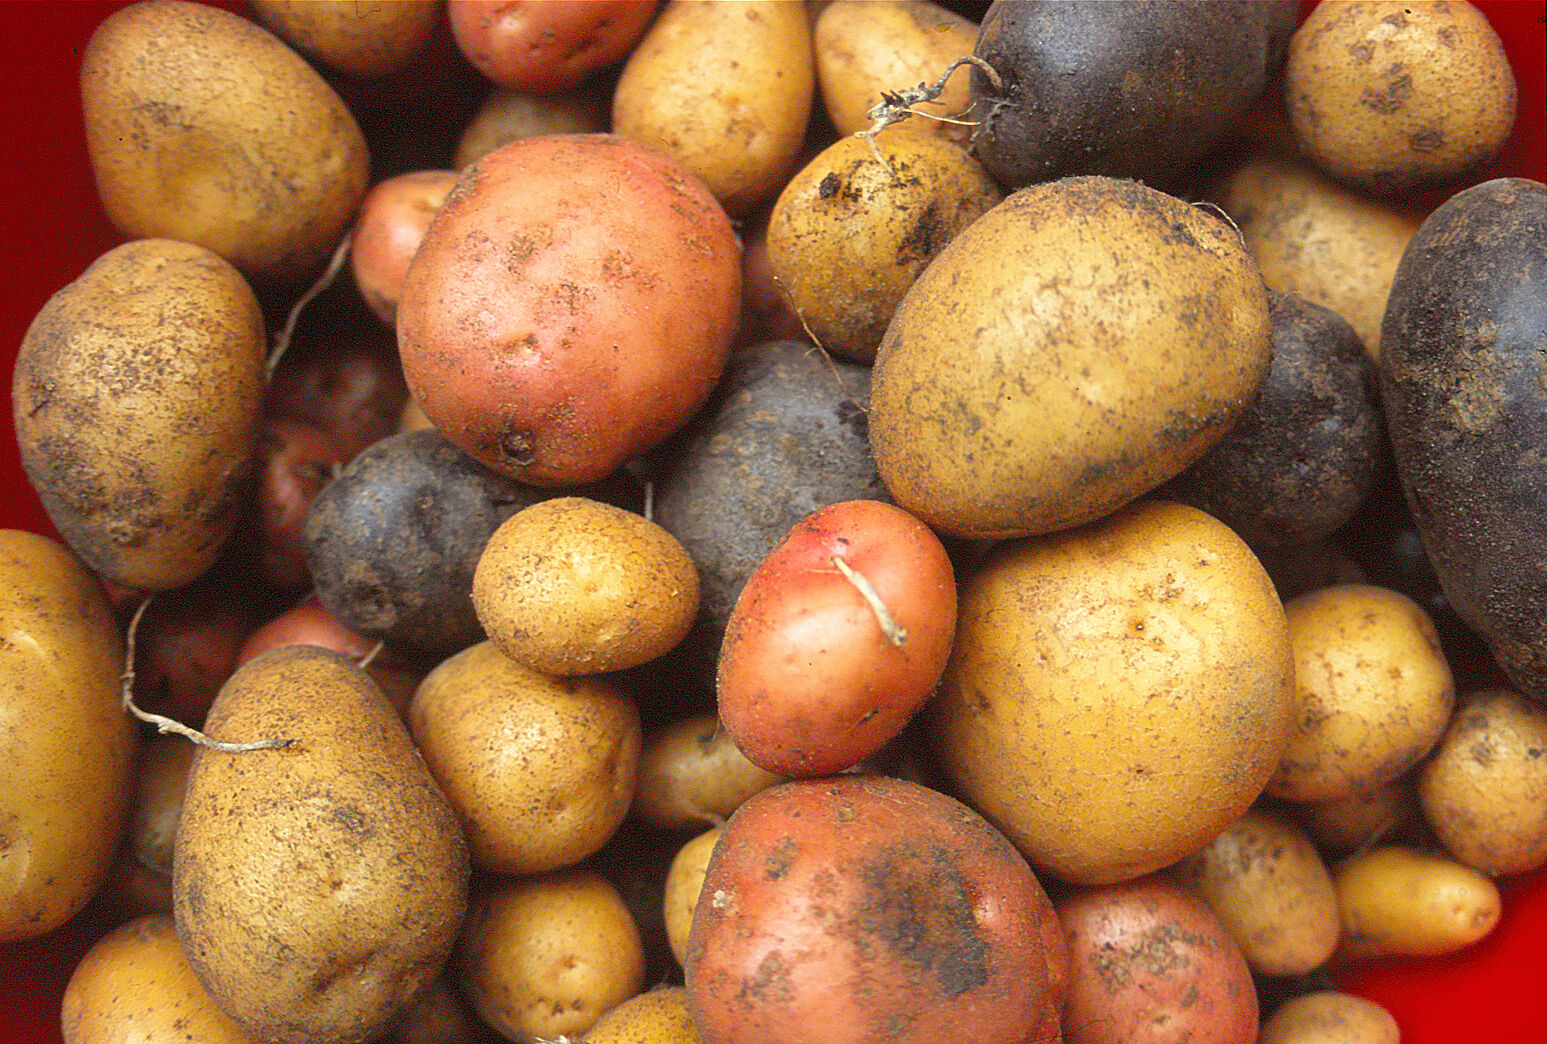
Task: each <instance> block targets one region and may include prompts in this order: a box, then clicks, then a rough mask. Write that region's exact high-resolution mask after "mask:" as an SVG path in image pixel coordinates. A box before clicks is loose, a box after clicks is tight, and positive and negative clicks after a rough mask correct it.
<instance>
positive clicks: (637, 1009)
mask: <svg viewBox="0 0 1547 1044" xmlns="http://www.w3.org/2000/svg"><path fill="white" fill-rule="evenodd" d="M687 993H688V991H687V990H686V989H684V988H683V987H681V986H662V987H660V988H658V989H653V990H646V991H645V992H644V993H641V994H637V995H635V996H634V997H631V998H629V999H628V1000H626V1001H624V1002H623V1003H622V1004H620V1005H618V1006H617V1007H616V1008H613V1009H612V1010H611V1011H609V1012H607V1013H606V1014H605V1015H603V1016H602V1017H601V1018H600V1019H598V1020H596V1025H594V1026H592V1027H591V1028H590V1030H588V1031H587V1032H586V1035H585V1044H702V1042H703V1039H704V1038H703V1037H700V1036H699V1035H698V1027H697V1026H695V1025H693V1016H692V1014H691V1013H690V1012H689V1011H688V1001H687Z"/></svg>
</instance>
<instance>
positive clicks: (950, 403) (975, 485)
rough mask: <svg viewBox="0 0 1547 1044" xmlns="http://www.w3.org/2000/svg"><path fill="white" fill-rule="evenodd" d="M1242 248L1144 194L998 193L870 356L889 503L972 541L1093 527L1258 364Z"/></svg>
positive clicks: (1197, 434) (1263, 333) (1259, 346)
mask: <svg viewBox="0 0 1547 1044" xmlns="http://www.w3.org/2000/svg"><path fill="white" fill-rule="evenodd" d="M1271 352H1272V325H1271V323H1270V322H1269V319H1268V301H1267V291H1266V289H1265V288H1264V286H1263V283H1262V277H1261V275H1259V274H1258V271H1257V266H1256V264H1255V263H1254V262H1253V261H1252V259H1251V257H1250V256H1249V255H1248V254H1247V253H1246V250H1245V248H1244V247H1242V245H1241V242H1240V240H1239V238H1237V236H1236V235H1235V233H1234V232H1233V231H1232V230H1231V229H1230V228H1229V227H1228V226H1227V225H1225V224H1224V223H1223V222H1221V221H1219V220H1218V219H1217V218H1214V217H1211V216H1210V215H1209V214H1207V213H1206V212H1205V211H1202V210H1199V209H1197V208H1195V207H1190V206H1188V205H1187V204H1186V203H1183V202H1182V201H1181V200H1179V199H1176V198H1174V197H1171V196H1168V195H1165V194H1164V193H1161V192H1158V191H1156V190H1154V189H1151V188H1148V187H1146V186H1144V185H1142V184H1140V183H1138V182H1133V181H1121V180H1118V179H1114V178H1103V177H1071V178H1065V179H1063V180H1061V181H1055V182H1050V183H1047V184H1042V185H1035V186H1032V187H1030V188H1026V189H1022V190H1020V191H1019V192H1015V193H1012V194H1011V195H1010V196H1008V197H1006V198H1005V200H1004V202H1002V203H1000V204H999V205H998V206H996V207H994V208H993V209H992V210H990V211H988V213H986V214H984V215H983V216H982V217H980V218H978V220H976V221H974V222H973V223H972V224H971V225H969V226H968V227H967V228H966V229H965V230H963V231H962V232H961V233H960V234H959V235H957V236H956V238H954V239H952V240H951V242H950V243H948V244H946V246H945V247H944V249H942V250H941V251H940V253H939V255H937V256H936V258H935V260H934V261H933V262H932V263H931V264H930V265H929V267H928V268H926V269H925V270H924V271H923V273H922V274H920V276H919V278H918V279H917V280H916V281H915V282H914V283H913V285H912V286H911V287H910V288H909V290H908V292H907V294H906V295H905V296H904V297H903V299H902V302H901V304H899V305H898V307H897V311H896V312H895V314H894V315H893V317H892V322H891V325H890V326H888V327H887V332H886V336H885V337H884V338H883V339H882V341H881V346H880V348H879V349H878V350H877V353H876V363H875V371H874V377H873V381H872V386H871V409H870V439H871V444H872V446H873V448H874V452H875V460H876V467H877V468H878V469H879V470H880V472H881V477H882V478H883V479H885V481H886V485H887V488H888V489H890V490H891V492H892V495H893V497H894V498H895V499H896V501H897V503H898V504H899V505H900V506H902V507H904V508H906V509H908V510H909V511H911V512H913V513H914V514H916V515H918V516H919V517H920V518H921V519H923V520H924V521H925V522H927V523H929V524H930V525H932V526H934V527H936V528H938V529H941V530H944V531H945V532H948V533H953V534H955V535H958V536H964V537H971V538H978V539H998V538H1004V537H1015V536H1029V535H1033V534H1038V533H1048V532H1052V531H1054V530H1057V529H1064V528H1068V527H1070V526H1074V525H1078V524H1080V523H1082V522H1089V521H1093V520H1094V519H1097V518H1100V517H1102V516H1103V515H1107V514H1109V513H1111V512H1112V511H1114V510H1115V509H1117V508H1118V507H1121V506H1122V505H1123V504H1126V503H1128V502H1129V501H1131V500H1133V499H1135V498H1136V497H1138V496H1140V495H1142V494H1144V493H1146V492H1148V491H1149V490H1152V489H1154V488H1155V487H1156V486H1158V485H1160V484H1161V483H1162V482H1164V481H1166V480H1167V479H1170V478H1172V477H1173V476H1175V475H1176V474H1177V473H1179V472H1180V471H1181V470H1182V469H1183V468H1185V467H1187V465H1189V464H1191V463H1192V462H1193V461H1194V460H1196V459H1198V457H1200V456H1201V455H1202V454H1203V453H1204V452H1205V451H1206V450H1208V449H1209V448H1210V447H1211V446H1213V445H1214V444H1215V443H1216V442H1218V441H1219V439H1220V438H1221V437H1222V436H1223V435H1224V434H1225V432H1226V431H1227V430H1228V429H1229V427H1230V426H1231V425H1232V424H1233V423H1234V422H1235V420H1236V418H1237V417H1239V416H1240V414H1241V412H1242V411H1243V410H1245V409H1246V407H1247V405H1248V404H1249V403H1250V402H1251V399H1252V396H1253V395H1254V394H1255V393H1256V391H1257V387H1258V385H1259V384H1260V383H1261V381H1262V379H1263V377H1264V375H1265V374H1266V373H1267V372H1268V364H1269V360H1270V356H1271Z"/></svg>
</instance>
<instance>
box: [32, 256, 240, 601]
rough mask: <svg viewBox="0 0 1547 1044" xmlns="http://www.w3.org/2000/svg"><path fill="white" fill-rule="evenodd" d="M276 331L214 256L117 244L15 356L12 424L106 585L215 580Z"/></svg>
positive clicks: (67, 534) (53, 507)
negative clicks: (269, 337)
mask: <svg viewBox="0 0 1547 1044" xmlns="http://www.w3.org/2000/svg"><path fill="white" fill-rule="evenodd" d="M265 350H266V346H265V343H264V323H263V314H262V312H261V311H260V310H259V308H258V302H257V299H256V298H255V297H254V296H253V292H252V289H251V288H250V287H249V286H248V284H247V281H246V280H245V279H243V278H242V276H241V274H240V273H239V272H237V270H236V269H234V268H232V267H231V266H230V265H229V264H227V263H226V262H224V261H222V260H221V259H220V258H219V257H217V256H215V255H214V254H212V253H210V252H209V251H208V250H205V249H203V248H202V247H198V246H193V245H191V244H188V243H180V242H175V241H173V240H169V239H141V240H135V241H133V242H129V243H125V244H123V245H121V246H118V247H114V248H113V249H111V250H109V251H108V252H107V253H105V254H103V255H102V256H101V257H99V258H97V260H96V261H94V262H93V263H92V264H91V266H90V267H89V268H87V269H86V271H85V272H83V273H82V274H81V275H80V276H79V277H78V278H77V279H76V280H75V281H74V282H72V283H70V284H69V285H68V286H66V287H64V288H63V289H61V290H60V291H58V292H57V293H56V294H54V295H53V296H52V297H51V298H49V300H48V303H47V304H45V305H44V306H43V309H42V310H41V311H40V312H39V313H38V315H37V317H36V318H34V319H33V321H32V324H31V326H29V327H28V329H27V336H26V338H25V339H24V340H23V341H22V344H21V347H20V348H18V349H17V356H16V369H15V372H14V374H13V376H12V384H11V409H12V418H13V420H14V423H15V427H16V438H17V442H18V444H19V445H20V447H21V459H22V464H23V466H24V467H25V468H26V470H27V477H28V479H29V480H30V481H31V483H32V486H33V488H34V489H36V490H37V493H38V497H39V499H41V500H42V502H43V506H44V508H45V509H47V511H48V515H49V518H50V520H52V522H53V523H54V526H55V528H56V529H57V530H58V531H59V533H60V535H61V536H62V537H63V538H64V540H65V542H66V543H67V544H69V546H70V548H71V549H72V550H73V551H75V552H76V553H77V554H79V555H80V556H81V557H82V558H83V559H85V560H86V564H87V565H89V566H90V567H91V568H92V569H93V570H95V571H96V572H98V573H100V574H101V575H102V576H103V577H105V578H106V579H108V580H111V581H112V582H114V583H117V584H121V585H123V586H125V587H132V588H136V589H139V590H146V591H164V590H168V589H170V588H174V587H182V586H184V585H185V584H188V583H190V582H192V581H193V580H194V579H195V578H196V577H198V576H199V575H200V574H202V573H203V572H205V570H207V569H208V568H209V567H210V566H211V565H212V564H214V561H215V559H216V557H217V556H218V555H219V554H220V551H221V548H222V546H223V545H224V543H225V542H226V540H227V538H228V537H229V536H230V534H231V532H232V530H233V529H234V527H235V525H236V521H237V515H238V512H239V510H240V507H239V505H240V499H239V498H240V496H241V494H242V492H243V489H244V486H243V483H244V482H245V481H246V479H247V477H248V473H249V471H250V469H251V467H252V463H253V457H254V453H255V451H256V448H257V444H258V429H259V424H260V421H261V411H262V401H263V381H264V353H265Z"/></svg>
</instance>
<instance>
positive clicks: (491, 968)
mask: <svg viewBox="0 0 1547 1044" xmlns="http://www.w3.org/2000/svg"><path fill="white" fill-rule="evenodd" d="M457 946H458V961H457V967H458V969H459V975H460V982H461V985H462V988H463V990H464V992H465V993H466V995H467V997H468V999H469V1000H471V1001H472V1004H473V1007H474V1008H475V1009H476V1010H477V1012H478V1014H479V1015H480V1016H481V1017H482V1018H483V1020H484V1021H485V1022H487V1023H488V1024H489V1025H490V1026H492V1027H494V1029H496V1030H498V1031H499V1032H500V1034H502V1035H503V1036H504V1037H506V1038H508V1039H509V1040H513V1041H517V1042H519V1044H533V1042H535V1041H537V1040H538V1039H539V1038H540V1039H543V1040H551V1039H553V1038H555V1037H559V1036H568V1035H570V1034H577V1035H578V1034H583V1033H585V1032H586V1031H587V1030H589V1029H590V1028H591V1026H593V1025H594V1024H595V1023H596V1020H597V1019H598V1018H600V1017H601V1015H602V1014H603V1013H604V1012H606V1011H609V1010H611V1009H612V1008H614V1007H616V1006H617V1005H619V1004H621V1003H623V1002H624V1001H625V1000H627V999H628V998H630V997H632V996H634V995H635V994H636V993H638V992H639V990H640V987H641V986H643V984H644V968H645V965H644V955H643V953H642V951H641V948H640V942H639V929H638V928H637V927H636V926H635V924H634V921H633V919H632V917H630V915H629V911H628V907H627V906H625V905H624V904H623V899H622V897H620V896H619V895H618V890H617V888H615V887H614V886H613V885H612V884H611V882H609V881H608V880H607V879H606V878H605V877H602V876H601V875H600V874H596V873H592V872H588V871H582V870H561V871H556V872H554V873H551V874H538V875H536V876H531V877H511V878H502V879H497V880H495V881H493V882H491V883H490V886H489V888H488V889H487V890H485V891H482V892H479V893H476V894H475V895H474V898H473V901H472V903H471V905H470V906H469V909H468V915H467V924H466V925H465V926H464V927H463V929H462V936H461V939H460V940H459V942H458V944H457Z"/></svg>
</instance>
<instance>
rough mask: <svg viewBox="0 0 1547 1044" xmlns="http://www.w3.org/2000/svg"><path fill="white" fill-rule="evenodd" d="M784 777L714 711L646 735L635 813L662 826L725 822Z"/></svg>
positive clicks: (679, 828)
mask: <svg viewBox="0 0 1547 1044" xmlns="http://www.w3.org/2000/svg"><path fill="white" fill-rule="evenodd" d="M783 780H784V777H783V776H780V775H778V774H776V773H773V772H769V771H768V770H767V769H762V768H759V767H758V766H756V765H754V764H753V763H752V762H751V761H749V760H748V759H747V756H746V755H745V754H743V753H742V752H741V749H740V748H739V747H737V746H736V741H735V740H733V739H731V736H730V733H728V732H726V731H725V729H724V728H723V727H721V725H720V719H719V716H718V715H716V714H715V713H714V712H712V711H706V712H705V713H703V714H695V715H693V716H691V717H688V718H684V719H682V720H680V721H675V722H672V723H671V724H669V725H665V726H662V727H661V728H659V729H656V730H655V731H654V732H652V733H651V734H650V735H649V736H647V737H646V738H645V746H644V750H643V751H642V752H641V753H640V755H639V777H638V780H637V782H636V784H635V787H634V813H635V814H636V815H637V816H639V818H640V819H643V820H644V821H645V822H646V823H649V824H650V825H651V826H653V827H658V828H660V829H662V830H682V829H697V828H699V827H702V826H704V825H705V824H718V823H723V822H724V821H725V820H726V819H728V818H730V814H731V813H732V812H734V811H736V808H737V806H739V805H740V804H741V803H742V802H743V801H745V800H746V799H747V798H749V797H751V796H752V795H753V794H756V793H757V792H758V791H759V790H765V789H767V788H768V787H771V786H773V785H774V784H775V783H780V782H783Z"/></svg>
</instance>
